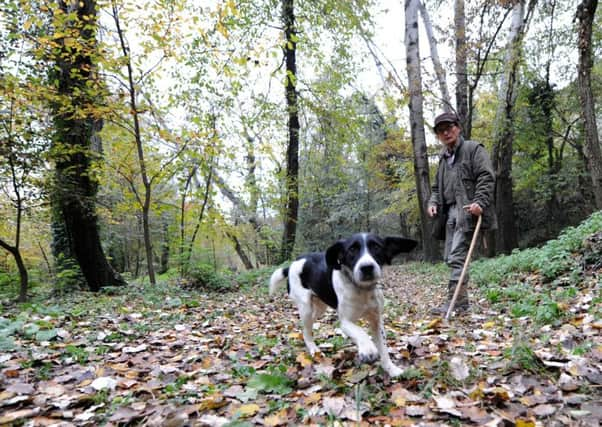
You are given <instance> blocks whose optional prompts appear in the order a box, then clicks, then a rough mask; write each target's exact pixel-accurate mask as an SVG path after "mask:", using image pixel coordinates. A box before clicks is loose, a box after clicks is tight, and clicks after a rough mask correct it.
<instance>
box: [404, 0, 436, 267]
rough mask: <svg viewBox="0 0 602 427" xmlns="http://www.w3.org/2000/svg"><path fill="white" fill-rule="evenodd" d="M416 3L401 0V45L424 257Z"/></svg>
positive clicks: (424, 165) (426, 190)
mask: <svg viewBox="0 0 602 427" xmlns="http://www.w3.org/2000/svg"><path fill="white" fill-rule="evenodd" d="M418 6H419V0H405V17H406V19H405V47H406V57H407V59H406V63H407V72H408V90H409V93H410V103H409V105H408V106H409V109H410V129H411V135H412V145H413V149H414V176H415V178H416V191H417V195H418V205H419V210H420V219H421V231H422V242H423V244H424V256H425V259H427V260H429V261H433V260H435V259H436V258H437V252H438V250H437V247H436V246H435V241H434V239H432V238H431V227H432V223H431V221H429V220H428V217H427V213H426V203H427V200H428V198H429V195H430V188H431V185H430V175H429V164H428V156H427V150H426V135H425V133H424V113H423V107H422V105H423V98H422V75H421V71H420V51H419V46H418V41H419V39H418Z"/></svg>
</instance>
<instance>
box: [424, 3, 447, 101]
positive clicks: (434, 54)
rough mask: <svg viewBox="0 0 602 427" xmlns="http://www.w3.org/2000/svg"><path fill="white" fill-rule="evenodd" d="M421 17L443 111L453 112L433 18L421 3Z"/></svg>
mask: <svg viewBox="0 0 602 427" xmlns="http://www.w3.org/2000/svg"><path fill="white" fill-rule="evenodd" d="M419 7H420V16H422V22H423V23H424V29H425V31H426V36H427V38H428V41H429V47H430V49H431V59H432V61H433V68H434V69H435V74H436V76H437V81H438V82H439V90H440V91H441V102H440V104H441V107H442V109H443V111H451V110H452V105H451V97H450V96H449V89H448V88H447V79H446V78H445V69H444V68H443V65H442V64H441V60H440V59H439V50H438V49H437V40H435V35H434V32H433V24H432V23H431V17H430V15H429V13H428V10H427V9H426V6H425V5H424V2H422V1H420V4H419Z"/></svg>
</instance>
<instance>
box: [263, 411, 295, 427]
mask: <svg viewBox="0 0 602 427" xmlns="http://www.w3.org/2000/svg"><path fill="white" fill-rule="evenodd" d="M288 421H289V419H288V414H287V412H286V409H282V410H280V411H279V412H276V413H275V414H272V415H270V416H267V417H265V418H264V419H263V425H265V426H268V427H274V426H279V425H284V424H288Z"/></svg>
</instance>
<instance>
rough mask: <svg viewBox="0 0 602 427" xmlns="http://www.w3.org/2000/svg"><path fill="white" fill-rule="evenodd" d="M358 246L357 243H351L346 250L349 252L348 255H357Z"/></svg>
mask: <svg viewBox="0 0 602 427" xmlns="http://www.w3.org/2000/svg"><path fill="white" fill-rule="evenodd" d="M359 250H360V248H359V246H358V245H351V246H350V247H349V250H348V251H347V252H348V253H349V255H351V256H355V255H357V253H358V252H359Z"/></svg>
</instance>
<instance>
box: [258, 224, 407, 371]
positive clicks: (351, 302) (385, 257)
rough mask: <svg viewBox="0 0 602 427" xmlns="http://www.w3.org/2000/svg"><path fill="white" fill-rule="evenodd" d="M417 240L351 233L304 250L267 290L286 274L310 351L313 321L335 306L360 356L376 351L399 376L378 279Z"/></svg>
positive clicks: (313, 349)
mask: <svg viewBox="0 0 602 427" xmlns="http://www.w3.org/2000/svg"><path fill="white" fill-rule="evenodd" d="M416 244H417V242H416V241H415V240H411V239H404V238H401V237H384V238H381V237H379V236H376V235H374V234H370V233H359V234H355V235H353V236H351V237H350V238H348V239H344V240H339V241H338V242H336V243H335V244H333V245H332V246H331V247H330V248H328V249H327V250H326V252H314V253H310V254H306V255H302V256H301V257H299V258H298V259H297V260H296V261H294V262H292V263H291V265H290V266H289V267H287V268H279V269H278V270H276V271H274V273H272V276H271V278H270V295H272V294H273V293H274V291H275V290H276V288H277V287H278V286H279V285H280V284H282V283H284V281H285V280H286V278H287V277H288V293H289V295H290V297H291V299H292V300H293V301H294V302H295V304H297V307H298V309H299V314H300V316H301V321H302V323H303V339H304V340H305V345H306V346H307V349H308V350H309V353H310V354H311V355H312V356H313V355H314V354H315V353H316V352H317V351H318V347H317V346H316V343H315V342H314V338H313V332H312V327H313V322H314V321H315V320H316V319H317V318H318V317H319V316H321V315H322V314H323V313H324V311H325V310H326V308H327V307H328V306H330V307H332V308H334V309H335V310H337V312H338V316H339V320H340V322H341V329H342V331H343V333H345V335H347V336H348V337H349V338H351V339H352V340H353V342H355V344H356V345H357V346H358V351H359V359H360V361H361V362H369V363H372V362H374V361H376V359H377V358H379V357H380V362H381V366H382V367H383V369H384V370H385V371H386V372H387V373H388V374H389V375H390V376H392V377H395V376H399V375H401V373H402V372H403V370H402V369H400V368H398V367H397V366H395V365H394V364H393V362H392V361H391V359H390V357H389V351H388V349H387V345H386V339H385V330H384V327H383V319H382V313H383V307H384V297H383V293H382V291H381V289H380V288H379V287H377V283H378V280H379V279H380V278H381V277H382V275H383V270H382V269H383V266H384V265H386V264H391V261H392V259H393V257H394V256H396V255H398V254H400V253H402V252H409V251H411V250H412V249H414V247H415V246H416ZM359 318H365V319H366V320H367V321H368V324H369V327H370V335H372V338H370V335H368V334H367V333H366V332H365V331H364V330H363V329H362V328H361V327H360V326H358V325H357V323H356V322H357V321H358V319H359Z"/></svg>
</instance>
